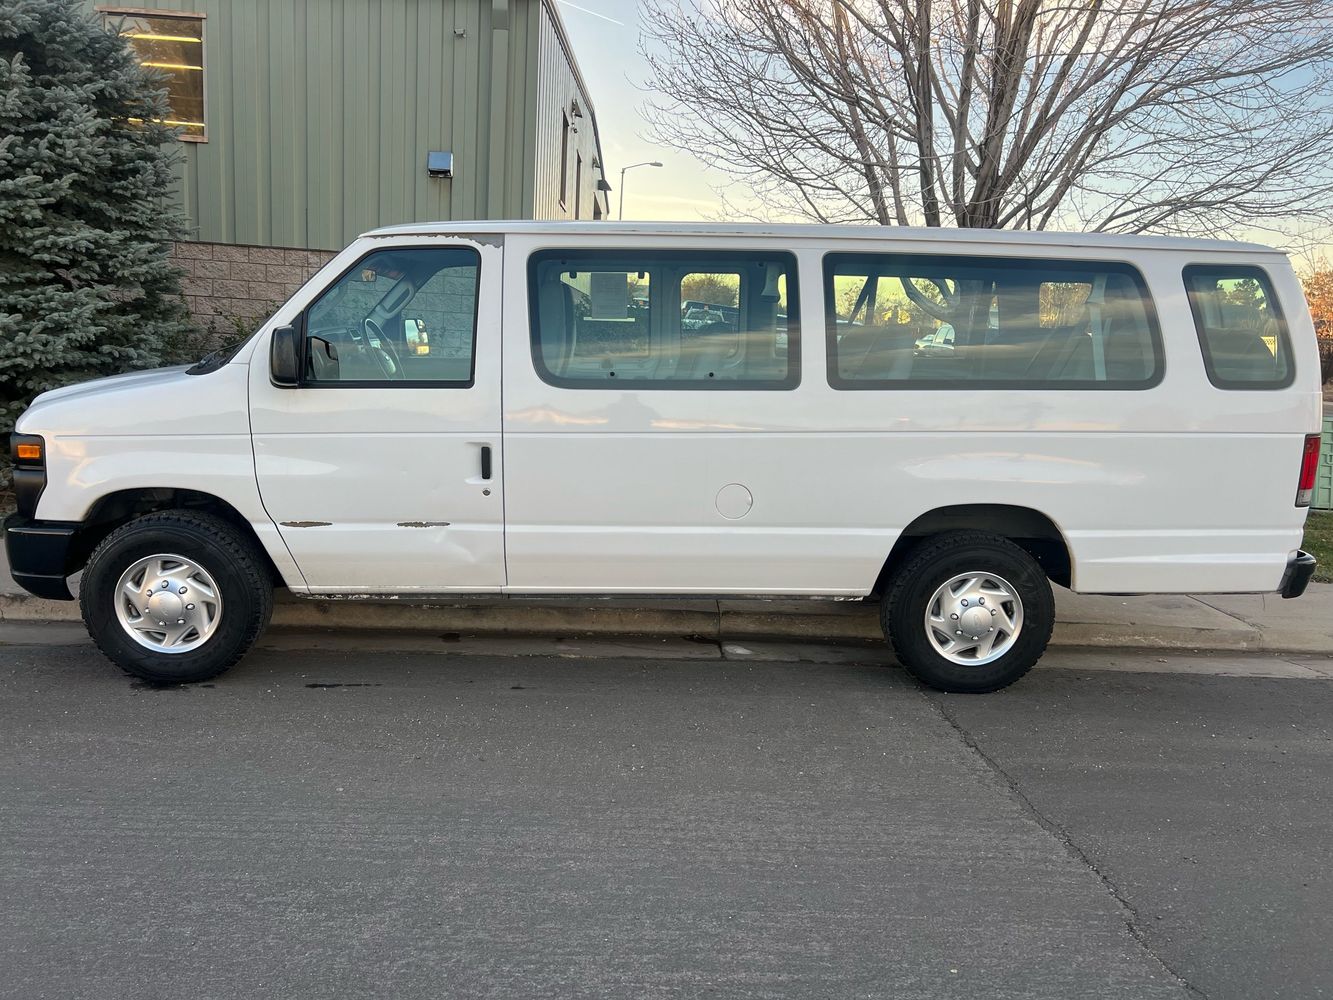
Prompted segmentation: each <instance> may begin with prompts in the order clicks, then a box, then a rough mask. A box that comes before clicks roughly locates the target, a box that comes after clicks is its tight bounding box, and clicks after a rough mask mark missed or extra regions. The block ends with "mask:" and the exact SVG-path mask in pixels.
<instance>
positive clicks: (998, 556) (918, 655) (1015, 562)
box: [880, 531, 1055, 694]
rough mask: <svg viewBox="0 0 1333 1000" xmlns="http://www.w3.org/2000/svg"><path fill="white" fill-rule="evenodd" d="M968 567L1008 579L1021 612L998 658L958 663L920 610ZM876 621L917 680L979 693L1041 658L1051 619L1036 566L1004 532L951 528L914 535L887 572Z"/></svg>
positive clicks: (1051, 602) (1047, 592) (1047, 590)
mask: <svg viewBox="0 0 1333 1000" xmlns="http://www.w3.org/2000/svg"><path fill="white" fill-rule="evenodd" d="M974 573H979V574H988V573H990V574H995V575H996V576H998V577H1001V578H1002V579H1003V580H1005V581H1006V582H1008V583H1009V584H1010V585H1011V586H1012V587H1013V588H1014V591H1015V593H1016V594H1017V596H1018V598H1019V599H1020V600H1021V601H1022V608H1023V620H1022V626H1021V628H1018V629H1017V630H1016V631H1017V633H1018V634H1017V637H1016V638H1014V639H1013V640H1012V643H1011V644H1010V645H1009V647H1008V649H1006V650H1004V651H1003V652H1002V653H1001V654H1000V655H999V656H998V658H997V659H994V660H992V661H991V662H989V663H981V664H962V663H956V662H954V661H953V660H951V659H949V658H948V657H946V656H944V655H943V654H942V653H941V652H940V651H939V650H937V649H936V648H935V645H934V644H933V643H932V642H931V639H930V636H929V634H928V631H927V628H926V611H927V604H928V603H929V602H930V601H931V599H932V598H933V597H934V596H935V592H936V591H937V590H938V589H939V588H940V587H942V586H943V585H944V584H945V583H946V582H948V581H949V580H951V579H953V578H954V577H956V576H959V575H960V574H974ZM960 610H961V609H960ZM970 613H971V612H970V611H969V612H967V613H966V614H965V615H964V617H966V615H967V614H970ZM880 624H881V625H882V626H883V628H884V634H885V637H886V638H887V639H888V640H889V643H890V644H891V645H892V646H893V651H894V654H895V655H896V656H897V658H898V662H900V663H901V664H902V665H903V666H904V667H906V668H907V669H908V670H909V671H910V672H911V673H912V675H913V676H915V677H916V678H917V679H918V680H920V681H922V682H923V683H925V684H928V685H929V686H930V687H933V688H935V689H936V690H937V691H949V692H956V693H978V694H979V693H984V692H987V691H996V690H999V689H1000V688H1002V687H1007V686H1008V685H1010V684H1012V683H1014V681H1016V680H1018V679H1019V678H1020V677H1022V676H1023V675H1024V674H1026V673H1027V672H1028V671H1029V670H1031V669H1032V667H1033V666H1034V665H1035V664H1036V662H1037V661H1038V660H1039V659H1041V654H1042V653H1044V652H1045V651H1046V645H1047V643H1049V642H1050V640H1051V630H1052V629H1053V628H1054V626H1055V599H1054V597H1053V596H1052V594H1051V585H1050V582H1049V581H1048V580H1047V579H1046V574H1045V573H1044V572H1042V569H1041V566H1040V565H1038V563H1037V561H1036V560H1035V559H1033V558H1032V556H1030V555H1028V553H1027V552H1025V551H1023V549H1021V548H1019V547H1018V546H1017V545H1015V544H1014V543H1013V542H1011V541H1009V540H1008V539H1007V538H1002V537H1000V536H999V535H991V534H987V533H985V532H980V531H950V532H946V533H944V534H940V535H936V536H934V537H933V538H928V539H926V540H925V541H923V542H921V543H920V544H919V545H917V547H916V548H915V549H913V550H912V551H911V552H910V553H909V554H908V556H907V559H906V561H905V562H904V563H903V565H902V567H901V568H899V569H898V570H897V571H895V572H894V573H893V575H892V577H891V578H890V581H889V586H888V588H887V589H886V593H885V597H884V601H883V603H882V604H881V605H880Z"/></svg>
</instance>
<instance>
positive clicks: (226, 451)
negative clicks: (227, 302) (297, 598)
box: [17, 361, 305, 592]
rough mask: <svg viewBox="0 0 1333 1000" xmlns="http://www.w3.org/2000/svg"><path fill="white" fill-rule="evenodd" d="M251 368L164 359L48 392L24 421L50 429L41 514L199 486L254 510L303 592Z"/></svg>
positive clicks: (253, 520)
mask: <svg viewBox="0 0 1333 1000" xmlns="http://www.w3.org/2000/svg"><path fill="white" fill-rule="evenodd" d="M248 378H249V368H248V367H247V366H246V365H245V364H241V363H237V362H236V361H233V362H232V363H231V364H228V365H224V366H222V367H221V368H220V369H218V370H217V371H216V372H214V373H213V374H211V375H208V376H204V377H200V376H194V375H187V374H185V369H184V368H167V369H162V370H159V371H151V372H141V373H137V374H133V375H120V376H116V377H113V378H107V379H97V380H95V381H93V382H85V383H83V384H81V385H75V386H68V387H65V388H63V389H57V390H56V391H54V392H48V393H43V394H42V395H41V396H39V397H37V399H36V400H35V401H34V402H33V404H32V406H30V407H29V408H28V410H27V411H26V412H25V413H24V414H23V416H22V417H21V418H20V419H19V422H18V427H17V430H18V432H19V433H21V434H24V433H31V434H42V435H43V436H44V437H45V439H46V453H47V459H46V469H47V486H46V489H45V490H43V491H42V496H41V500H40V501H39V502H38V505H37V517H39V518H41V519H42V520H49V521H73V522H78V521H84V520H86V519H87V517H88V515H89V513H90V512H91V511H92V509H93V507H94V506H95V505H96V504H97V503H98V501H101V500H104V499H106V498H108V497H110V496H112V495H113V494H116V493H121V492H124V491H132V490H153V489H161V490H193V491H196V492H198V493H203V494H207V495H209V496H214V497H217V498H218V499H219V500H222V501H224V502H225V503H227V504H228V505H230V506H231V507H232V508H234V509H235V510H236V512H237V513H239V514H240V515H241V517H243V518H244V519H245V520H247V521H248V522H249V523H250V526H251V527H252V528H253V529H254V531H255V535H256V536H257V537H258V539H259V541H260V544H261V545H263V547H264V550H265V551H266V552H267V553H268V555H269V557H270V558H271V559H272V560H273V564H274V566H275V567H277V570H278V572H279V574H281V576H282V579H283V582H284V583H286V584H287V585H288V586H289V587H291V588H292V589H293V590H295V591H297V592H303V591H304V590H305V580H304V578H303V577H302V576H301V572H300V569H299V568H298V567H297V565H296V562H295V560H293V559H292V557H291V554H290V553H289V552H288V551H287V548H286V546H285V545H283V543H282V539H281V538H280V537H279V535H278V532H277V529H276V527H275V526H274V524H273V522H272V521H271V520H270V519H269V517H268V515H267V514H266V513H265V512H264V507H263V504H262V503H261V502H260V498H259V491H258V489H257V488H256V486H255V473H254V454H253V452H252V450H251V445H250V419H249V414H248V413H247V411H246V406H245V401H246V399H247V382H248ZM54 428H58V429H57V430H53V429H54Z"/></svg>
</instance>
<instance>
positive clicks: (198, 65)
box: [98, 7, 207, 142]
mask: <svg viewBox="0 0 1333 1000" xmlns="http://www.w3.org/2000/svg"><path fill="white" fill-rule="evenodd" d="M98 9H99V10H100V11H101V12H102V15H103V17H105V18H106V21H107V23H108V24H111V25H113V26H114V27H115V28H116V29H117V31H118V32H119V33H120V35H121V37H123V38H124V39H125V40H126V41H128V42H129V46H130V50H131V51H132V52H133V53H134V55H135V57H136V58H137V59H138V60H139V65H141V66H147V67H149V68H151V69H154V70H156V71H157V72H158V73H160V74H162V75H163V76H164V77H165V78H166V83H167V100H168V102H169V103H170V105H171V117H169V118H168V119H167V120H166V122H165V124H167V125H170V126H172V127H174V128H179V129H180V130H181V134H180V137H181V138H182V139H186V140H190V141H193V142H203V141H205V140H206V139H207V129H206V127H205V119H204V18H203V16H202V15H199V14H190V15H183V16H178V15H174V14H163V15H156V14H154V15H151V16H150V15H148V14H138V13H127V12H124V11H117V10H115V9H114V8H106V7H102V8H98Z"/></svg>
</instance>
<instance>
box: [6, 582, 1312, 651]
mask: <svg viewBox="0 0 1333 1000" xmlns="http://www.w3.org/2000/svg"><path fill="white" fill-rule="evenodd" d="M79 620H80V618H79V606H78V604H77V603H76V602H73V601H47V600H42V599H40V598H36V597H26V596H23V595H10V594H6V595H0V621H8V622H34V621H55V622H77V621H79ZM1232 620H1233V621H1235V623H1236V624H1235V627H1205V628H1191V627H1184V626H1178V625H1168V624H1164V623H1153V624H1144V623H1136V622H1133V621H1126V622H1104V621H1097V622H1093V621H1060V622H1058V623H1057V624H1056V627H1055V634H1054V636H1053V637H1052V640H1051V641H1052V645H1057V646H1083V647H1088V646H1091V647H1100V648H1116V649H1160V650H1198V651H1216V652H1246V651H1248V652H1275V653H1300V654H1316V655H1318V654H1327V653H1328V652H1329V649H1330V645H1329V639H1328V636H1327V635H1325V634H1323V633H1321V632H1319V631H1315V630H1292V629H1285V628H1284V629H1273V630H1267V629H1265V628H1263V627H1262V626H1258V625H1250V624H1247V623H1245V622H1243V621H1240V620H1239V619H1232ZM273 624H274V625H275V626H279V627H283V628H301V629H325V630H335V631H355V632H366V631H377V630H395V631H404V632H422V631H429V632H434V633H457V634H460V635H476V636H495V635H513V636H553V635H555V636H573V635H581V636H639V637H654V638H681V637H685V636H703V637H706V638H708V639H716V640H724V639H743V638H744V639H789V640H790V639H797V640H806V641H820V642H830V641H831V642H864V641H866V640H879V639H881V638H882V636H881V634H880V630H879V616H878V608H877V607H875V606H873V605H866V604H860V603H851V602H848V603H827V604H823V603H815V604H809V603H805V602H792V601H773V602H768V601H721V602H714V601H689V600H682V601H679V602H660V603H657V604H648V605H644V604H634V603H631V602H623V601H605V602H597V603H595V604H590V603H588V602H582V601H577V600H558V601H557V600H552V601H520V600H497V601H495V602H493V603H480V604H466V605H451V604H405V603H398V602H395V601H348V600H338V601H312V600H303V599H299V598H293V597H280V598H279V600H278V603H277V606H276V607H275V609H274V613H273Z"/></svg>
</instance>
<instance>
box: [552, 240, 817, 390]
mask: <svg viewBox="0 0 1333 1000" xmlns="http://www.w3.org/2000/svg"><path fill="white" fill-rule="evenodd" d="M528 281H529V288H528V297H529V309H530V320H531V324H532V359H533V364H534V365H535V366H536V369H537V374H538V375H539V376H540V377H541V378H542V379H543V380H544V381H546V382H548V383H550V384H551V385H556V386H562V387H565V388H595V389H615V388H617V387H618V386H622V385H623V384H624V383H625V382H631V383H633V385H634V387H635V388H638V389H709V388H728V389H790V388H793V387H794V386H796V385H797V383H798V382H799V381H800V353H799V345H798V342H797V330H796V308H797V306H796V260H795V258H794V257H793V256H792V255H791V254H788V253H765V252H728V251H717V252H712V253H710V252H707V251H701V250H684V251H678V250H546V251H541V252H538V253H535V254H533V255H532V257H531V259H530V260H529V262H528Z"/></svg>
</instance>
